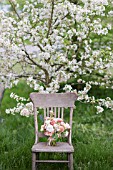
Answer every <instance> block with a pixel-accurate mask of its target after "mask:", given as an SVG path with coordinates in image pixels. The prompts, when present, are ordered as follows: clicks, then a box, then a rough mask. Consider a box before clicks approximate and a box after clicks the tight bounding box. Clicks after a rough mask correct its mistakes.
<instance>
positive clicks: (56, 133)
mask: <svg viewBox="0 0 113 170" xmlns="http://www.w3.org/2000/svg"><path fill="white" fill-rule="evenodd" d="M69 130H70V125H69V124H68V123H64V121H63V119H61V118H55V117H54V113H53V111H50V117H46V118H45V121H44V124H43V125H41V129H40V131H41V132H44V135H46V136H48V137H49V138H48V145H49V146H55V145H56V141H57V140H58V138H61V137H63V136H64V137H67V136H68V134H69Z"/></svg>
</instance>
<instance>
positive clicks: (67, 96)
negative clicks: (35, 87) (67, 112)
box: [30, 92, 77, 108]
mask: <svg viewBox="0 0 113 170" xmlns="http://www.w3.org/2000/svg"><path fill="white" fill-rule="evenodd" d="M30 99H31V100H32V102H33V104H34V106H35V107H42V108H45V107H65V108H66V107H74V102H75V100H76V99H77V94H76V93H49V94H46V93H37V92H33V93H31V94H30Z"/></svg>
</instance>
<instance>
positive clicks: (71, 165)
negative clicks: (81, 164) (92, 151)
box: [68, 153, 73, 170]
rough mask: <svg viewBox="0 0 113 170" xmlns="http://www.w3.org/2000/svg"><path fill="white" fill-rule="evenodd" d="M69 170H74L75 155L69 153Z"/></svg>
mask: <svg viewBox="0 0 113 170" xmlns="http://www.w3.org/2000/svg"><path fill="white" fill-rule="evenodd" d="M68 157H69V170H73V153H69V156H68Z"/></svg>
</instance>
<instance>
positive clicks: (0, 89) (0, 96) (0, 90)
mask: <svg viewBox="0 0 113 170" xmlns="http://www.w3.org/2000/svg"><path fill="white" fill-rule="evenodd" d="M4 92H5V87H4V85H3V84H2V83H0V106H1V103H2V99H3V96H4Z"/></svg>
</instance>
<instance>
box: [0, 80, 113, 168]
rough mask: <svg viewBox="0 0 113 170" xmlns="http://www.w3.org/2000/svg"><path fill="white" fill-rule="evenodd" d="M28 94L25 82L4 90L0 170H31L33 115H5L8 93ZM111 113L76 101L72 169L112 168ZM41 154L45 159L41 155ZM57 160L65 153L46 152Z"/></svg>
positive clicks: (106, 92)
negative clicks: (52, 153) (50, 153)
mask: <svg viewBox="0 0 113 170" xmlns="http://www.w3.org/2000/svg"><path fill="white" fill-rule="evenodd" d="M12 91H13V92H16V93H17V94H20V95H21V96H25V97H28V96H29V93H30V92H31V91H32V89H30V88H29V87H28V86H27V85H26V84H25V82H23V81H22V82H20V83H19V84H18V86H17V87H13V88H12V89H7V90H6V91H5V95H4V99H3V101H2V106H1V112H0V170H31V146H32V145H33V143H34V126H33V123H34V122H33V117H29V118H26V117H21V116H20V115H18V114H17V115H15V116H13V115H7V114H6V113H5V109H6V108H9V107H14V106H15V104H16V103H15V101H14V100H13V99H10V97H9V94H10V92H12ZM90 93H91V94H93V93H94V94H95V95H96V96H100V97H101V96H102V97H105V96H110V97H112V98H113V93H112V92H111V91H110V90H104V89H101V90H100V89H97V88H95V89H93V90H92V91H91V92H90ZM112 122H113V112H112V111H110V110H105V111H104V113H102V114H96V113H95V108H94V106H93V105H86V104H84V103H79V102H77V103H76V109H75V111H74V117H73V134H72V141H73V145H74V148H75V152H74V170H113V123H112ZM41 157H45V158H46V159H47V158H48V155H46V154H44V155H41ZM49 157H52V158H56V159H59V158H60V157H64V158H65V155H62V154H60V155H56V156H55V155H49ZM44 169H46V170H53V169H54V170H62V169H64V170H67V167H66V165H65V164H64V165H63V164H40V170H44Z"/></svg>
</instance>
